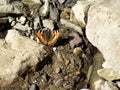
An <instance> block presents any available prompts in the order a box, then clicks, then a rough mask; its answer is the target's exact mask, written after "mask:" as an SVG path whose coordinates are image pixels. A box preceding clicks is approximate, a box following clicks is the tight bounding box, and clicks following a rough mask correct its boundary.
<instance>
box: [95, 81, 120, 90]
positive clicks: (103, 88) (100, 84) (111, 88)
mask: <svg viewBox="0 0 120 90" xmlns="http://www.w3.org/2000/svg"><path fill="white" fill-rule="evenodd" d="M94 85H95V89H94V90H118V88H117V87H116V86H115V85H113V83H112V82H107V81H103V80H102V79H99V80H97V81H96V82H95V84H94Z"/></svg>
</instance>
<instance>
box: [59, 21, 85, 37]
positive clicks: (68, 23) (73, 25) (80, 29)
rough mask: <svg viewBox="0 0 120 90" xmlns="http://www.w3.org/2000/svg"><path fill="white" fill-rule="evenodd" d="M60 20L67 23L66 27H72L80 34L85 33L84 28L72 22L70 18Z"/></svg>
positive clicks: (63, 23) (64, 23)
mask: <svg viewBox="0 0 120 90" xmlns="http://www.w3.org/2000/svg"><path fill="white" fill-rule="evenodd" d="M60 22H61V24H62V25H65V26H66V27H68V28H71V29H73V30H74V31H76V32H78V33H79V34H81V35H83V32H82V28H81V27H80V26H78V25H76V24H74V23H72V22H70V21H69V20H65V19H60Z"/></svg>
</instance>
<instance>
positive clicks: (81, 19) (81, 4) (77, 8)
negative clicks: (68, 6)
mask: <svg viewBox="0 0 120 90" xmlns="http://www.w3.org/2000/svg"><path fill="white" fill-rule="evenodd" d="M89 6H90V2H89V1H77V3H76V4H75V5H74V6H73V7H72V12H73V14H74V18H75V19H76V20H77V22H78V24H79V25H80V26H82V27H85V25H86V21H85V17H86V14H87V11H88V9H89ZM71 21H74V20H73V19H71Z"/></svg>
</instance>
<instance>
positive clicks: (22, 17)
mask: <svg viewBox="0 0 120 90" xmlns="http://www.w3.org/2000/svg"><path fill="white" fill-rule="evenodd" d="M19 22H20V23H21V24H25V22H26V17H24V16H21V17H20V19H19Z"/></svg>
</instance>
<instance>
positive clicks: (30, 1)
mask: <svg viewBox="0 0 120 90" xmlns="http://www.w3.org/2000/svg"><path fill="white" fill-rule="evenodd" d="M22 2H23V3H25V4H40V5H41V2H40V0H22Z"/></svg>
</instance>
